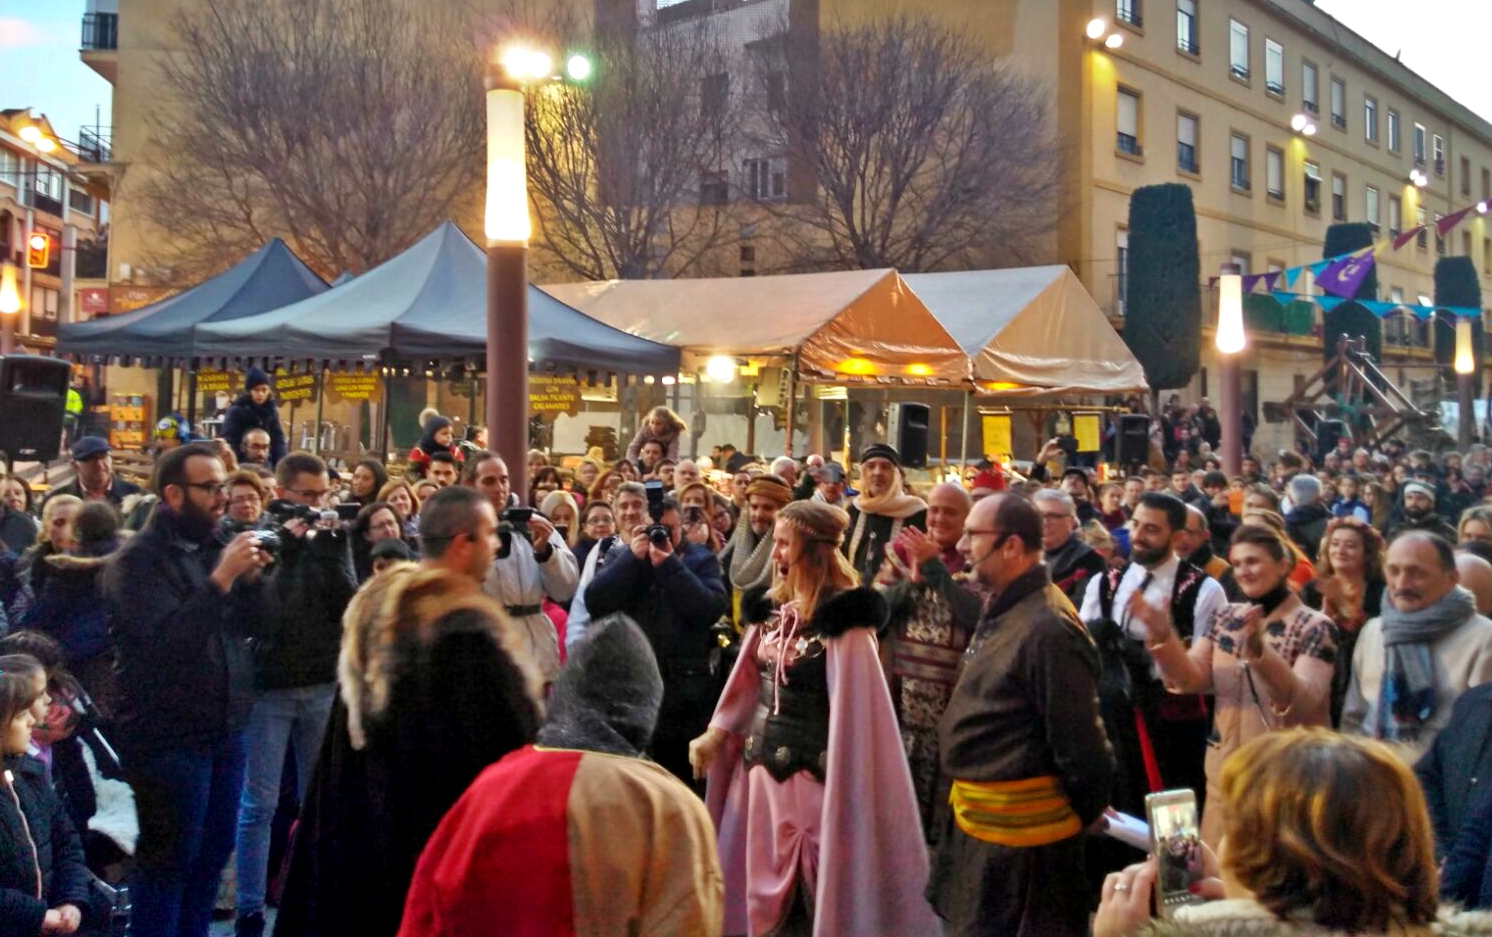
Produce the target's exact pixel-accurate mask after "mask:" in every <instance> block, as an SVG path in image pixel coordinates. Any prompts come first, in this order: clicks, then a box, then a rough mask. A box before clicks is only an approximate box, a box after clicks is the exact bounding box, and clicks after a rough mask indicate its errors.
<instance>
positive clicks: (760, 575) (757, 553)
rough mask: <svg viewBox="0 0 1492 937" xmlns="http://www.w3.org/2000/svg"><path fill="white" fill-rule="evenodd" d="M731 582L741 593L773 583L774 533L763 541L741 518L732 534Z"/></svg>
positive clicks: (768, 532)
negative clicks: (757, 537)
mask: <svg viewBox="0 0 1492 937" xmlns="http://www.w3.org/2000/svg"><path fill="white" fill-rule="evenodd" d="M730 542H731V551H730V582H731V585H732V586H734V587H735V588H736V589H737V590H738V591H740V592H746V591H747V590H749V589H755V588H760V587H762V586H766V585H769V584H771V582H772V562H771V561H772V531H770V530H769V531H767V532H766V533H765V534H763V535H762V537H761V539H756V532H755V531H753V530H752V529H751V523H750V522H749V521H748V520H747V519H746V518H744V517H743V518H741V520H740V521H739V522H737V524H736V532H735V533H733V534H731V538H730Z"/></svg>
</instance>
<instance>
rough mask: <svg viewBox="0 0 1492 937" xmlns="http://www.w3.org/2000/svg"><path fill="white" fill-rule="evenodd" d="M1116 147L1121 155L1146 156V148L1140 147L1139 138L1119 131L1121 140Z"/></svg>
mask: <svg viewBox="0 0 1492 937" xmlns="http://www.w3.org/2000/svg"><path fill="white" fill-rule="evenodd" d="M1115 145H1116V146H1117V147H1118V149H1119V152H1121V153H1127V154H1129V155H1130V156H1144V155H1145V148H1144V147H1142V146H1140V140H1139V138H1138V137H1136V136H1134V135H1133V134H1129V133H1125V132H1124V131H1122V130H1121V131H1119V140H1118V142H1117V143H1116V144H1115Z"/></svg>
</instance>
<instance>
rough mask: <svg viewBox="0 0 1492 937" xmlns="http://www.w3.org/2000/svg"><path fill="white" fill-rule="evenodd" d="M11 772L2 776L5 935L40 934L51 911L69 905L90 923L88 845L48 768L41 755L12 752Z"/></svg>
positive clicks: (0, 910) (1, 921) (0, 928)
mask: <svg viewBox="0 0 1492 937" xmlns="http://www.w3.org/2000/svg"><path fill="white" fill-rule="evenodd" d="M5 771H6V774H7V775H9V777H8V778H6V779H0V934H6V935H15V937H31V935H32V934H40V933H41V932H42V931H41V925H42V921H43V920H44V919H45V918H46V913H47V909H49V908H56V907H59V906H61V905H64V904H71V905H76V906H77V908H78V910H79V911H81V912H82V913H83V920H84V922H85V923H87V921H88V916H89V914H88V911H89V909H88V883H89V878H88V866H87V865H86V864H84V861H83V844H82V843H81V842H80V841H79V839H78V834H77V831H76V830H74V829H73V824H72V821H71V820H69V819H68V818H67V812H66V811H65V810H63V809H62V801H61V799H60V798H58V797H57V795H56V794H55V793H54V792H53V791H52V788H51V785H49V784H48V783H47V778H46V768H44V767H43V766H42V763H41V762H39V761H37V760H36V759H35V758H28V757H26V756H25V755H12V756H9V757H7V758H6V759H5ZM18 807H19V809H17V808H18ZM23 816H24V821H23V819H22V817H23ZM33 846H34V847H35V851H34V852H33ZM38 872H39V873H40V881H41V895H42V896H41V897H38V896H37V879H38Z"/></svg>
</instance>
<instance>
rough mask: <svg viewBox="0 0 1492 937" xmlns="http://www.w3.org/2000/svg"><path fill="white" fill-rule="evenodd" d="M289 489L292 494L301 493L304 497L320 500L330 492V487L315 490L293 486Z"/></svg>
mask: <svg viewBox="0 0 1492 937" xmlns="http://www.w3.org/2000/svg"><path fill="white" fill-rule="evenodd" d="M289 491H290V493H291V494H294V495H300V496H301V497H302V498H308V499H311V500H314V501H320V500H321V499H322V498H325V497H326V496H327V494H328V493H330V489H328V488H323V489H321V490H320V491H315V490H313V489H310V488H305V489H299V488H291V489H289Z"/></svg>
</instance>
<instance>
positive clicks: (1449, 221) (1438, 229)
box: [1435, 205, 1476, 237]
mask: <svg viewBox="0 0 1492 937" xmlns="http://www.w3.org/2000/svg"><path fill="white" fill-rule="evenodd" d="M1475 210H1476V206H1475V205H1472V206H1470V207H1468V208H1463V209H1461V210H1460V211H1458V212H1456V213H1455V214H1451V215H1446V216H1445V217H1444V218H1441V219H1440V220H1439V221H1437V222H1435V233H1437V234H1439V235H1440V236H1441V237H1445V235H1446V233H1447V232H1448V231H1450V230H1451V229H1452V228H1454V227H1455V226H1456V225H1458V224H1460V223H1461V220H1462V219H1463V218H1465V217H1466V216H1467V215H1469V214H1471V213H1472V212H1473V211H1475Z"/></svg>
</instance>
